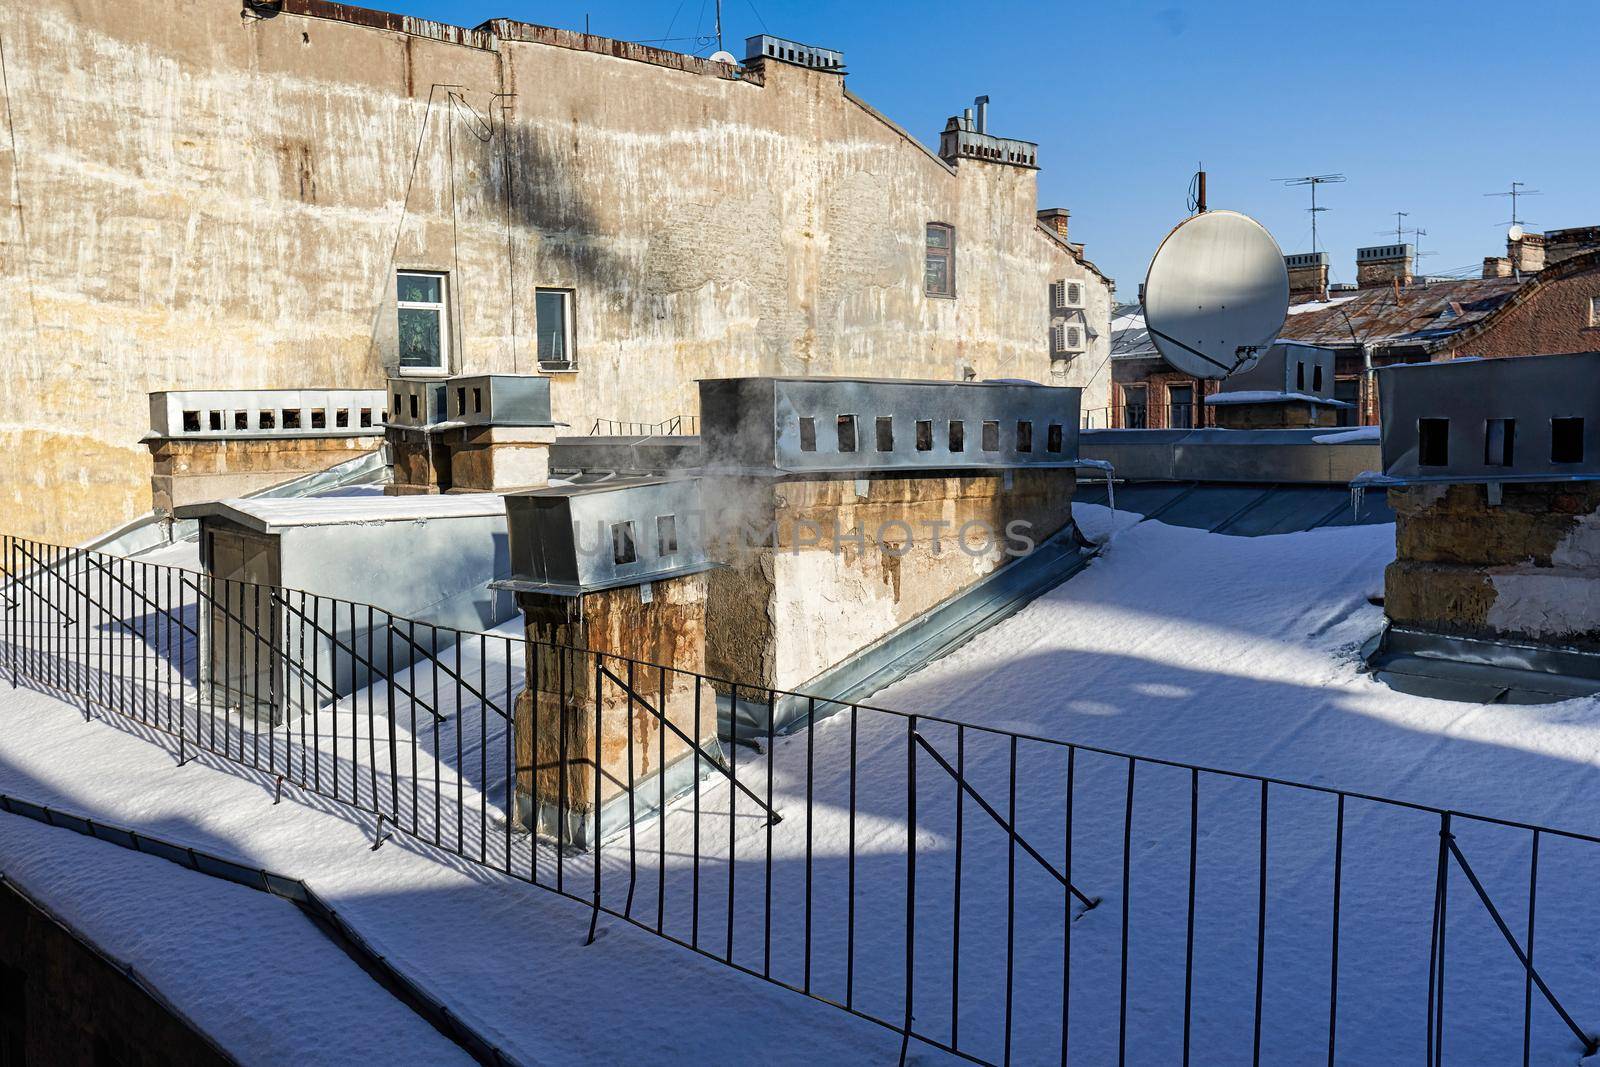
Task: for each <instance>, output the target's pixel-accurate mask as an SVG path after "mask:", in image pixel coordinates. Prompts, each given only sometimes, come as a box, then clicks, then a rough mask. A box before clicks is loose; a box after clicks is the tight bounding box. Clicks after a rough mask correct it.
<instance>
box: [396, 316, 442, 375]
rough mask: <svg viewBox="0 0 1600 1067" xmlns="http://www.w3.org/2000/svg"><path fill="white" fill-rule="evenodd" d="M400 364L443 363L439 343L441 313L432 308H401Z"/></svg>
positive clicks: (414, 365)
mask: <svg viewBox="0 0 1600 1067" xmlns="http://www.w3.org/2000/svg"><path fill="white" fill-rule="evenodd" d="M400 365H401V366H402V367H439V366H442V365H443V361H442V358H441V349H440V344H439V313H438V312H437V311H434V310H432V309H431V308H401V309H400Z"/></svg>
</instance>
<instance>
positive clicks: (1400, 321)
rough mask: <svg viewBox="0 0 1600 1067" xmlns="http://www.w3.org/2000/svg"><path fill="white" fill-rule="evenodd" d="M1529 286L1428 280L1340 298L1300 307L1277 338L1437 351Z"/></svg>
mask: <svg viewBox="0 0 1600 1067" xmlns="http://www.w3.org/2000/svg"><path fill="white" fill-rule="evenodd" d="M1525 284H1527V283H1526V281H1519V280H1517V279H1514V278H1468V279H1464V280H1460V281H1428V282H1425V283H1423V284H1420V285H1411V286H1408V287H1406V288H1402V289H1400V290H1399V291H1398V292H1397V291H1396V290H1395V288H1394V287H1393V286H1379V287H1375V288H1372V289H1361V290H1358V291H1356V292H1354V293H1337V294H1335V295H1334V296H1333V298H1332V299H1330V300H1327V301H1317V302H1312V303H1305V304H1296V305H1294V306H1293V307H1291V308H1290V309H1289V317H1288V319H1287V320H1285V322H1284V324H1283V330H1282V332H1281V334H1280V335H1279V336H1280V337H1281V338H1282V339H1283V340H1286V341H1302V342H1305V343H1307V344H1315V345H1327V346H1329V347H1334V348H1347V347H1349V346H1351V345H1354V344H1356V343H1358V342H1359V343H1362V344H1373V345H1379V346H1403V345H1416V346H1418V347H1421V348H1427V347H1430V346H1433V345H1435V344H1437V343H1439V342H1441V341H1443V340H1445V339H1447V338H1449V337H1451V336H1453V335H1455V334H1457V333H1459V332H1460V331H1462V330H1464V329H1466V328H1467V327H1469V326H1473V325H1476V324H1477V323H1478V322H1481V321H1482V320H1483V319H1485V318H1487V317H1488V316H1489V315H1490V314H1492V313H1493V312H1494V311H1496V310H1497V309H1499V307H1500V306H1501V305H1502V304H1504V303H1505V302H1506V301H1507V300H1509V299H1511V295H1512V294H1513V293H1515V292H1516V291H1517V289H1518V288H1520V287H1521V286H1523V285H1525Z"/></svg>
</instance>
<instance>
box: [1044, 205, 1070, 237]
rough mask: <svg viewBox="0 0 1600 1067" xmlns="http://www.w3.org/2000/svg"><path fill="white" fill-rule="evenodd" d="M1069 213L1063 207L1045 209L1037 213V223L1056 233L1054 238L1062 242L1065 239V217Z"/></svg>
mask: <svg viewBox="0 0 1600 1067" xmlns="http://www.w3.org/2000/svg"><path fill="white" fill-rule="evenodd" d="M1069 214H1070V212H1068V211H1067V209H1066V208H1064V207H1047V208H1045V209H1044V210H1043V211H1041V212H1039V221H1040V222H1042V223H1044V224H1045V225H1046V226H1048V227H1050V228H1051V229H1052V230H1054V231H1055V232H1056V236H1057V237H1059V238H1061V239H1062V240H1063V241H1065V240H1066V239H1067V216H1068V215H1069Z"/></svg>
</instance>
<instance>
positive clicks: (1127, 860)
mask: <svg viewBox="0 0 1600 1067" xmlns="http://www.w3.org/2000/svg"><path fill="white" fill-rule="evenodd" d="M1134 762H1135V761H1134V760H1133V759H1131V758H1130V759H1129V760H1128V796H1127V801H1126V802H1125V803H1124V805H1123V809H1122V951H1121V953H1120V954H1119V960H1120V971H1121V978H1120V981H1119V987H1120V988H1119V992H1118V994H1117V1063H1118V1064H1119V1065H1120V1064H1124V1063H1127V1062H1128V896H1129V886H1130V883H1131V881H1132V874H1133V865H1132V861H1133V773H1134Z"/></svg>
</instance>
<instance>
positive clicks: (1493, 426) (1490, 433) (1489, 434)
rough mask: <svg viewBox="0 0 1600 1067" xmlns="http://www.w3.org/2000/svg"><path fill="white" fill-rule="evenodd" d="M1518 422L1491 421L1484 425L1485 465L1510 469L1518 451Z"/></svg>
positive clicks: (1513, 420) (1510, 420)
mask: <svg viewBox="0 0 1600 1067" xmlns="http://www.w3.org/2000/svg"><path fill="white" fill-rule="evenodd" d="M1516 441H1517V420H1516V419H1489V420H1488V421H1487V422H1485V423H1484V425H1483V464H1484V466H1486V467H1509V466H1511V457H1512V455H1513V454H1514V452H1515V450H1516Z"/></svg>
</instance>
